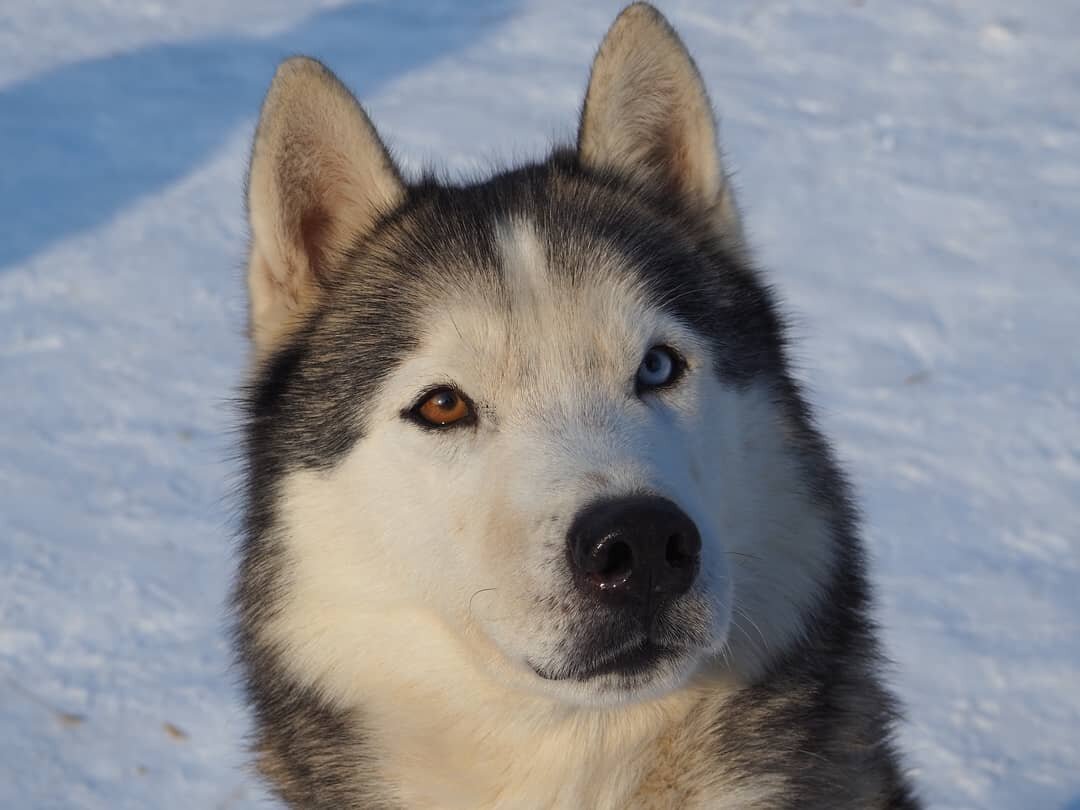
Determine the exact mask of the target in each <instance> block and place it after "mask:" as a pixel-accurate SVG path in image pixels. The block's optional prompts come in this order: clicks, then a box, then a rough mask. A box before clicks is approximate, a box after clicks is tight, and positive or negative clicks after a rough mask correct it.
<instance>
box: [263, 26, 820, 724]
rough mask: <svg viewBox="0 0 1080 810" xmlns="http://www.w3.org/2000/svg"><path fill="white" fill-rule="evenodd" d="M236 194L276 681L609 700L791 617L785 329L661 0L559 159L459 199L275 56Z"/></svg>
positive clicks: (754, 658)
mask: <svg viewBox="0 0 1080 810" xmlns="http://www.w3.org/2000/svg"><path fill="white" fill-rule="evenodd" d="M250 187H251V199H250V208H251V218H252V229H253V245H252V256H251V263H250V268H249V284H250V290H251V301H252V332H253V337H254V341H255V348H256V356H257V363H256V372H255V377H254V382H253V385H252V396H251V416H252V419H251V426H250V429H249V445H248V450H249V456H250V458H251V459H252V464H251V468H250V471H249V472H250V480H251V486H252V497H253V502H254V503H255V504H256V506H255V507H254V508H253V510H252V512H253V514H255V515H256V517H255V518H252V517H251V516H250V515H249V520H250V521H252V523H253V525H254V526H255V528H254V530H253V531H254V534H256V535H257V538H256V541H255V542H256V543H257V544H258V545H259V547H260V548H261V552H259V553H255V554H253V555H250V561H249V565H250V566H251V568H252V570H253V571H255V570H258V571H261V572H262V575H263V577H264V579H263V581H264V583H265V584H266V585H267V587H266V588H265V589H264V590H265V591H266V594H267V597H266V598H267V602H266V604H264V605H262V606H261V607H258V608H255V607H250V606H249V607H248V608H247V609H248V610H249V611H250V617H249V618H251V620H252V621H253V622H254V621H255V620H256V619H257V623H258V626H259V628H260V630H259V633H260V634H261V636H262V638H263V639H264V642H265V643H266V644H267V645H270V646H273V647H274V649H276V650H278V651H280V652H281V654H282V655H283V656H284V657H285V658H286V659H287V661H288V662H289V664H290V666H291V667H292V669H293V672H294V674H296V675H297V677H300V678H303V679H306V680H309V681H311V682H312V683H317V684H319V685H320V686H321V687H322V688H324V689H326V690H328V691H330V692H335V693H337V694H338V695H339V696H340V697H342V699H345V698H346V697H347V696H346V694H345V693H347V692H348V690H349V689H350V688H352V685H353V684H355V683H356V681H357V680H358V679H359V680H362V678H361V677H360V676H359V675H358V673H362V672H365V671H367V670H370V669H371V668H372V667H381V668H383V669H386V668H390V669H396V670H397V671H399V672H401V674H402V677H403V678H405V679H406V680H413V681H422V680H423V678H425V677H432V678H435V677H440V676H441V674H442V673H443V671H444V670H446V669H448V668H449V667H451V664H450V662H451V661H453V662H455V664H454V665H455V666H456V665H457V664H461V663H463V662H464V665H466V666H468V667H470V668H474V669H476V670H478V671H481V672H483V673H486V675H487V676H490V677H494V678H495V679H496V680H498V681H500V682H504V683H506V684H508V685H512V686H517V687H522V688H525V689H529V690H533V691H536V692H541V693H544V694H547V695H549V696H554V697H556V698H557V699H560V700H565V701H571V702H577V703H585V704H605V703H611V702H618V701H623V700H627V699H639V698H642V697H647V696H649V695H657V694H662V693H665V692H668V691H671V690H673V689H675V688H677V687H679V686H680V685H682V684H683V683H685V682H686V681H687V679H689V678H690V677H691V676H692V674H693V673H694V672H695V670H696V669H698V668H699V667H701V666H702V665H705V664H709V665H719V664H717V662H718V661H723V662H726V664H725V665H727V666H733V667H734V668H735V669H736V670H739V671H743V672H749V671H752V670H753V669H754V668H755V667H758V666H760V664H761V663H762V662H763V660H765V657H766V656H767V655H769V654H772V652H773V651H774V650H775V649H776V648H779V647H782V645H783V644H784V643H785V641H786V640H787V639H789V638H790V637H791V636H793V635H795V634H797V633H798V632H799V629H800V628H799V620H798V616H799V615H800V614H801V612H802V611H803V609H804V608H805V607H806V605H807V604H808V603H809V601H810V600H811V598H812V596H813V594H814V593H815V588H816V583H817V582H819V581H821V580H822V579H824V574H825V570H826V568H827V566H828V543H827V540H826V538H822V537H820V536H818V535H819V534H820V531H819V530H817V529H816V528H814V527H816V526H818V525H819V524H820V521H817V520H815V518H814V515H813V512H814V506H813V498H812V497H811V493H809V492H806V491H804V489H803V488H802V487H801V486H800V484H799V483H798V482H799V481H800V480H803V479H804V478H805V476H803V475H800V472H802V471H800V470H799V464H800V456H799V449H798V446H797V444H798V441H797V439H798V437H797V436H795V433H796V432H797V431H796V429H795V427H794V424H795V423H794V422H793V421H792V418H791V414H788V413H786V412H785V410H784V408H783V407H781V406H780V405H778V404H777V402H778V400H779V399H780V398H779V397H778V396H777V395H776V394H777V390H778V389H777V387H778V386H780V385H782V384H783V379H784V374H783V358H782V349H781V333H780V326H779V324H778V322H777V319H776V316H775V314H774V312H773V309H772V306H771V303H770V301H769V298H768V295H767V293H766V291H765V290H764V289H763V287H762V286H761V285H760V284H759V282H758V281H757V279H756V277H755V275H754V273H753V272H752V271H751V270H750V269H748V268H747V267H746V264H745V259H744V257H743V250H742V241H741V231H740V227H739V223H738V220H737V217H736V215H735V209H734V206H733V205H732V202H731V199H730V194H729V191H728V187H727V183H726V180H725V177H724V175H723V172H722V170H721V168H720V164H719V159H718V157H717V153H716V148H715V132H714V127H713V123H712V117H711V113H710V110H709V106H708V101H707V98H706V96H705V92H704V89H703V88H702V86H701V83H700V79H699V78H698V76H697V73H696V70H695V69H694V67H693V63H692V62H691V61H690V59H689V57H688V56H687V55H686V53H685V51H684V50H683V48H682V45H681V43H679V41H678V40H677V38H676V37H675V36H674V34H673V33H672V32H671V30H670V29H669V28H668V27H667V26H666V24H665V23H663V21H662V20H661V19H660V18H659V17H658V16H657V15H655V12H652V10H651V9H647V8H642V7H632V8H631V9H630V10H628V11H627V12H625V13H624V14H623V15H622V16H621V17H620V19H619V21H617V22H616V25H615V27H614V28H613V29H612V32H611V33H610V34H609V35H608V38H607V39H606V40H605V43H604V45H603V46H602V48H601V51H600V54H599V56H598V57H597V62H596V64H595V65H594V69H593V77H592V80H591V82H590V88H589V93H588V97H587V100H586V105H585V110H584V113H583V118H582V123H581V128H580V131H579V138H578V148H577V151H576V152H575V153H566V154H560V155H556V156H555V157H553V158H552V159H551V160H549V161H548V162H547V163H545V164H541V165H537V166H532V167H527V168H526V169H522V170H519V171H516V172H510V173H506V174H502V175H499V176H497V177H495V178H492V179H491V180H489V181H487V182H485V183H480V184H476V185H471V186H463V187H446V186H439V185H437V184H426V183H425V184H419V185H416V186H411V187H410V186H407V185H405V184H404V183H403V182H402V181H401V179H400V177H399V176H398V175H397V173H396V170H395V169H394V168H393V165H392V163H390V161H389V158H388V157H387V156H386V153H385V151H384V150H383V149H382V147H381V144H380V143H379V141H378V139H377V137H376V136H375V134H374V130H373V129H371V127H370V124H369V123H368V122H367V119H366V118H365V117H364V116H363V113H362V111H361V110H360V109H359V107H358V106H357V105H356V104H355V102H354V101H353V100H352V98H351V96H349V95H348V93H347V91H345V90H344V88H343V87H342V86H341V85H340V84H339V83H337V82H336V80H335V79H333V77H332V76H331V75H330V74H329V73H328V72H327V71H325V69H324V68H322V67H321V66H319V65H317V63H312V62H310V61H305V60H293V61H290V62H288V63H286V64H285V65H284V66H283V67H282V69H281V70H280V71H279V74H278V77H277V78H276V79H275V83H274V87H273V88H272V89H271V93H270V96H269V97H268V99H267V103H266V106H265V107H264V113H263V119H262V121H261V123H260V129H259V134H258V136H257V139H256V148H255V152H254V157H253V165H252V174H251V184H250ZM815 533H817V534H815ZM267 572H271V573H267ZM242 602H243V599H242ZM242 609H244V606H243V604H242Z"/></svg>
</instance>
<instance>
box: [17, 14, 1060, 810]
mask: <svg viewBox="0 0 1080 810" xmlns="http://www.w3.org/2000/svg"><path fill="white" fill-rule="evenodd" d="M616 9H617V7H616V5H614V4H612V3H607V2H604V3H587V4H586V3H581V2H572V1H571V0H557V1H553V2H543V3H541V2H498V1H497V0H484V2H480V3H469V4H460V3H453V2H450V0H429V1H428V2H419V1H418V0H398V1H397V2H386V3H382V4H375V3H359V4H348V5H346V4H342V3H334V2H311V1H310V0H305V2H301V1H300V0H272V1H271V2H259V3H256V2H254V0H236V1H235V2H230V3H218V2H210V1H209V0H171V1H170V2H169V3H164V2H149V1H148V0H141V1H139V0H52V2H50V3H47V4H40V3H37V2H35V0H7V2H6V3H5V5H4V12H3V14H2V15H0V155H2V157H0V222H2V223H3V225H2V226H0V390H2V391H3V392H4V394H5V396H3V397H2V398H0V424H2V425H3V426H4V427H3V429H2V430H0V806H3V807H12V808H15V807H20V808H21V807H34V808H50V807H76V808H110V809H112V808H129V807H130V808H143V807H156V808H171V807H177V808H179V807H192V806H196V807H207V808H242V807H253V806H269V805H268V804H264V802H267V800H266V799H265V797H264V794H263V792H262V790H261V788H260V787H259V786H258V784H257V782H256V781H255V780H254V779H253V778H252V777H251V776H250V774H249V773H248V772H247V771H246V770H245V764H244V756H243V750H242V749H243V743H244V735H245V734H246V733H247V731H248V726H247V719H246V716H245V713H244V711H243V708H242V706H241V705H240V702H239V699H238V690H237V688H236V673H235V672H233V671H232V670H231V669H230V664H229V653H228V647H227V643H226V641H225V634H224V629H225V618H224V599H225V593H226V590H227V586H228V581H229V576H230V568H231V564H232V563H231V557H230V553H231V539H230V538H231V535H230V531H231V526H232V515H231V512H230V501H229V498H228V492H229V488H230V486H231V485H232V483H234V481H233V478H232V476H233V474H234V470H235V467H234V465H233V463H232V461H231V456H230V453H231V452H232V451H231V442H232V440H233V434H232V433H231V428H232V424H233V416H232V413H231V411H230V398H231V396H232V395H233V392H234V390H235V389H234V385H235V383H236V382H237V380H238V379H239V375H240V373H241V369H242V366H243V358H244V343H243V336H242V328H243V319H244V316H243V286H242V283H241V275H240V267H241V265H242V262H243V251H244V247H245V227H244V222H243V209H242V204H241V186H242V180H243V172H244V166H245V160H246V155H247V150H248V144H249V138H250V135H251V131H252V127H253V125H254V116H255V114H256V112H257V109H258V103H259V100H260V97H261V94H262V92H263V91H264V89H265V87H266V84H267V82H268V80H269V77H270V74H271V72H272V69H273V65H274V64H275V62H276V60H277V59H279V58H280V57H282V56H284V55H287V54H289V53H293V52H307V53H310V54H312V55H315V56H318V57H320V58H322V59H324V60H325V61H326V62H328V63H329V64H330V65H331V66H332V67H333V68H334V69H335V70H337V71H338V72H339V74H340V75H341V76H342V77H343V78H344V79H345V80H346V82H347V83H349V84H350V85H351V86H352V87H354V88H355V89H356V90H357V92H358V94H359V95H360V96H361V98H362V99H363V101H364V103H365V104H366V105H367V107H368V109H369V111H370V112H371V114H372V115H373V117H374V119H375V120H376V122H377V123H378V125H379V126H380V128H381V130H382V131H383V132H384V133H385V135H386V136H387V137H388V140H389V141H390V143H391V144H392V145H393V147H394V148H395V150H396V151H397V153H398V154H399V155H400V156H401V158H402V160H403V162H404V163H405V164H406V165H407V166H409V167H412V168H416V167H418V166H421V165H424V164H431V163H438V164H440V165H443V166H447V167H449V168H450V170H451V171H453V172H456V173H462V172H469V171H473V170H475V169H477V168H482V167H484V166H488V165H491V164H492V163H493V162H506V161H509V160H513V159H515V158H518V157H524V156H530V155H536V154H539V152H540V151H541V150H542V149H543V148H544V146H545V144H547V143H549V142H550V141H551V140H552V139H553V138H563V137H566V136H568V135H569V134H570V133H571V132H572V127H573V124H574V114H575V111H576V107H577V105H578V104H579V102H580V95H581V93H582V92H583V89H584V82H585V77H586V71H587V68H588V63H589V60H590V58H591V55H592V53H593V50H594V48H595V46H596V44H597V43H598V41H599V38H600V36H601V35H602V33H603V31H604V30H605V28H606V27H607V25H608V24H609V23H610V20H611V19H612V17H613V15H614V13H615V11H616ZM663 9H664V10H665V12H666V13H668V15H669V16H670V18H671V19H672V21H673V22H674V23H675V25H676V26H677V27H678V28H679V29H680V31H681V32H682V33H683V35H684V37H685V39H686V40H687V42H688V44H689V46H690V48H691V50H692V51H693V52H694V54H695V55H696V57H697V59H698V62H699V64H700V67H701V69H702V72H703V73H704V75H705V78H706V81H707V83H708V85H709V87H710V90H711V92H712V96H713V100H714V103H715V105H716V106H717V108H718V110H719V111H720V114H721V119H722V120H721V130H722V135H723V139H724V141H725V145H726V148H727V152H728V154H729V155H730V159H731V161H732V163H733V166H734V167H735V168H736V169H737V173H738V174H737V178H738V182H739V185H740V186H741V188H742V197H741V199H742V203H743V206H744V208H745V211H746V215H747V220H748V223H749V227H750V231H751V235H752V239H753V241H754V242H755V244H756V245H757V247H758V248H759V255H760V258H761V260H762V262H763V263H764V264H765V265H766V266H767V267H768V268H770V271H771V273H772V277H773V279H774V280H775V282H776V283H777V285H778V287H779V288H780V290H781V291H782V293H783V295H784V298H785V300H786V302H787V304H788V308H789V309H790V310H791V311H792V312H793V313H794V314H795V316H796V317H795V323H796V327H797V333H798V336H799V337H800V339H801V343H800V344H799V348H798V360H799V363H800V374H801V376H802V377H803V378H804V379H805V380H806V381H807V383H808V384H809V386H810V387H811V389H812V390H813V391H814V393H815V399H816V401H817V402H818V403H819V406H820V408H821V416H822V421H823V423H824V426H825V428H826V430H827V432H828V433H829V434H830V436H831V437H832V438H833V439H834V440H835V441H836V443H837V446H838V449H839V452H840V454H841V456H842V457H843V459H844V460H845V461H846V463H847V464H848V466H849V468H850V470H851V473H852V476H853V478H854V480H855V481H856V482H857V484H858V487H859V490H860V492H861V495H862V501H863V505H864V507H865V513H866V524H867V526H866V528H867V540H868V542H869V544H870V546H871V549H872V553H873V556H874V559H875V563H876V571H875V573H876V580H877V582H878V584H879V592H880V597H881V609H880V618H881V621H882V623H883V625H884V627H885V632H886V639H887V643H888V645H889V648H890V652H891V654H892V656H893V658H894V660H895V662H896V663H895V666H894V682H895V684H896V687H897V689H898V691H899V693H900V695H901V696H902V698H903V700H904V702H905V704H906V706H907V709H908V714H909V722H908V723H907V724H906V725H905V727H904V729H903V742H904V745H905V747H906V749H907V752H908V761H909V764H910V765H911V767H912V770H913V773H914V776H915V779H916V781H917V783H918V784H919V786H920V789H921V791H922V793H923V794H924V796H925V797H926V799H927V800H928V803H929V804H930V806H932V807H935V808H943V809H947V810H961V808H979V809H980V810H985V809H987V808H991V809H996V808H1002V809H1004V808H1013V809H1015V810H1021V809H1024V810H1026V809H1027V808H1049V810H1078V808H1080V590H1078V588H1077V587H1076V585H1075V582H1076V580H1077V576H1078V575H1080V339H1078V337H1077V335H1078V330H1077V327H1076V322H1077V317H1078V315H1077V313H1080V241H1078V240H1077V239H1076V232H1077V231H1076V228H1077V225H1078V224H1080V129H1078V124H1077V114H1078V111H1080V48H1078V47H1077V46H1076V42H1077V38H1078V37H1080V5H1077V4H1076V3H1074V2H1072V0H1040V2H1039V3H1029V4H1016V3H1012V2H1005V1H1004V0H978V1H976V0H909V1H908V2H904V3H895V2H885V0H837V1H836V2H831V3H821V2H816V1H815V0H728V1H727V2H724V3H712V4H710V3H707V2H704V1H703V0H672V1H671V2H668V3H666V4H664V5H663Z"/></svg>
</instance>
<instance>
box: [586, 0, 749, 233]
mask: <svg viewBox="0 0 1080 810" xmlns="http://www.w3.org/2000/svg"><path fill="white" fill-rule="evenodd" d="M578 156H579V158H580V160H581V161H582V163H583V164H584V165H586V166H589V167H592V168H597V169H600V168H610V169H614V170H616V171H618V172H620V173H622V174H624V175H627V176H630V177H633V178H635V179H637V180H638V181H640V182H641V183H643V184H648V185H650V186H652V187H654V188H657V189H658V190H659V191H661V193H666V194H675V195H678V196H679V197H681V198H682V199H684V200H685V201H687V202H688V203H690V204H692V205H698V206H705V207H706V209H707V210H709V211H710V212H712V213H714V215H715V216H716V217H718V219H719V224H720V226H721V227H722V228H724V229H725V231H727V232H728V233H730V234H732V235H735V236H738V235H739V234H741V228H740V225H739V215H738V211H737V209H736V207H735V201H734V198H733V197H732V195H731V190H730V185H729V183H728V179H727V176H726V175H725V173H724V169H723V166H722V165H721V160H720V152H719V148H718V145H717V140H716V124H715V121H714V119H713V113H712V107H711V106H710V104H709V97H708V94H707V93H706V91H705V85H704V84H703V82H702V80H701V75H700V74H699V73H698V70H697V67H696V66H695V65H694V61H693V59H692V58H691V57H690V54H689V53H688V52H687V50H686V47H685V46H684V45H683V43H682V40H680V39H679V35H678V34H676V33H675V31H674V29H673V28H672V27H671V25H670V24H669V23H668V21H667V20H666V19H664V16H663V15H662V14H661V13H660V12H659V11H657V10H656V9H655V8H653V7H652V6H651V5H649V4H648V3H634V4H633V5H631V6H628V7H627V8H626V9H624V10H623V12H622V13H621V14H619V16H618V17H617V18H616V19H615V22H614V23H613V24H612V26H611V29H610V30H609V31H608V33H607V36H605V37H604V41H603V42H602V43H601V45H600V50H599V52H598V53H597V55H596V59H595V60H594V61H593V67H592V73H591V75H590V77H589V89H588V92H587V93H586V95H585V105H584V109H583V110H582V113H581V123H580V125H579V127H578Z"/></svg>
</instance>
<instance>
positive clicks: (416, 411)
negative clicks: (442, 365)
mask: <svg viewBox="0 0 1080 810" xmlns="http://www.w3.org/2000/svg"><path fill="white" fill-rule="evenodd" d="M444 392H449V393H452V394H454V395H455V396H457V397H458V398H459V399H460V400H461V401H462V402H464V403H465V407H466V409H467V410H468V414H467V415H465V416H463V417H462V418H461V419H458V420H457V421H456V422H449V423H448V424H445V425H440V424H437V423H435V422H430V421H428V420H427V419H425V418H424V417H423V415H421V413H420V409H421V408H422V407H423V406H424V403H425V402H427V401H428V400H429V399H431V398H432V397H433V396H435V395H436V394H442V393H444ZM401 418H402V419H404V420H405V421H406V422H412V423H413V424H414V425H416V426H417V427H420V428H423V429H424V430H437V431H442V430H453V429H454V428H459V427H469V426H471V425H475V424H476V404H475V403H474V402H473V401H472V399H471V398H470V397H469V395H468V394H466V393H465V392H464V391H462V390H461V389H460V388H458V387H457V386H456V385H453V384H451V383H442V384H440V385H433V386H431V387H430V388H428V389H426V390H425V391H424V392H423V393H422V394H420V395H419V396H418V397H417V398H416V399H415V400H414V401H413V404H412V405H410V406H409V407H408V408H404V409H403V410H402V411H401Z"/></svg>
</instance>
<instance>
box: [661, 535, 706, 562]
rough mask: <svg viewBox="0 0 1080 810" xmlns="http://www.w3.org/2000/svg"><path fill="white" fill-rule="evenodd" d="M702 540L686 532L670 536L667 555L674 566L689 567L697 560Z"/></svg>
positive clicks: (668, 560)
mask: <svg viewBox="0 0 1080 810" xmlns="http://www.w3.org/2000/svg"><path fill="white" fill-rule="evenodd" d="M699 545H700V541H698V542H695V541H694V539H693V538H691V537H689V536H687V535H685V534H673V535H671V537H669V538H668V541H667V549H666V550H665V557H666V559H667V563H668V565H670V566H671V567H672V568H689V567H690V566H692V565H694V564H695V563H696V562H697V556H698V552H699V551H700V550H701V549H700V548H699Z"/></svg>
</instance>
